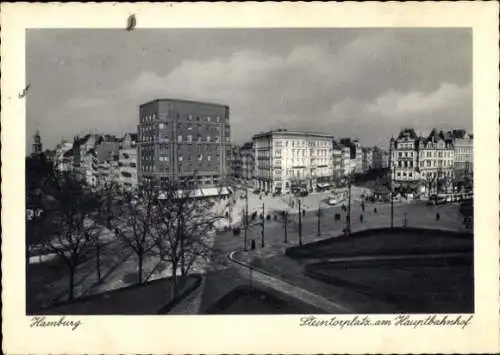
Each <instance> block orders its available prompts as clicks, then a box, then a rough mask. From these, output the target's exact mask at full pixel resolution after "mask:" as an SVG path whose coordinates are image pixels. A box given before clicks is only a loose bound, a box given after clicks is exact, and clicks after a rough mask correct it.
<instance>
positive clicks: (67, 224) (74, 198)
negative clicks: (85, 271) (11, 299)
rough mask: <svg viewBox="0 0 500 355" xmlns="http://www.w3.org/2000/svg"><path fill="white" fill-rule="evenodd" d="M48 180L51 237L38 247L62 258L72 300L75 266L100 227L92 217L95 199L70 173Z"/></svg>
mask: <svg viewBox="0 0 500 355" xmlns="http://www.w3.org/2000/svg"><path fill="white" fill-rule="evenodd" d="M52 182H53V183H54V186H53V189H52V196H53V198H54V201H55V207H54V209H52V210H51V211H50V214H51V216H50V219H49V220H50V226H48V228H49V229H50V232H51V237H50V238H47V239H46V240H44V241H43V244H42V250H43V252H44V253H54V254H56V255H57V256H58V257H60V258H61V259H62V260H63V261H64V264H65V265H66V267H67V269H68V272H69V284H68V288H69V295H68V298H69V299H70V300H72V299H73V298H74V285H75V273H76V269H77V267H78V266H79V265H80V264H81V263H82V262H84V261H85V260H87V257H88V255H89V253H90V252H91V251H92V250H93V248H94V245H95V241H96V236H97V235H98V234H99V233H101V230H102V227H101V226H99V225H98V223H97V222H95V221H94V220H93V219H92V217H93V215H94V214H95V212H96V211H97V210H98V207H99V203H98V200H97V198H96V196H95V194H94V193H92V192H91V191H90V190H89V189H88V188H87V187H86V186H85V185H82V184H81V183H80V182H78V181H76V180H75V179H74V178H73V177H72V176H70V175H61V176H57V177H54V179H53V181H52Z"/></svg>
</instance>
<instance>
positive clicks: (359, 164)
mask: <svg viewBox="0 0 500 355" xmlns="http://www.w3.org/2000/svg"><path fill="white" fill-rule="evenodd" d="M340 143H341V144H342V145H343V146H345V147H349V149H350V162H349V169H348V171H347V172H346V174H351V173H353V172H355V173H359V172H362V171H363V150H362V147H361V143H360V142H359V139H351V138H342V139H340Z"/></svg>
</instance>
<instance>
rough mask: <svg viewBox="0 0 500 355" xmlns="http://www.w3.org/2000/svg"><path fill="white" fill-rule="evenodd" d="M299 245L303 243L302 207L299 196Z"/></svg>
mask: <svg viewBox="0 0 500 355" xmlns="http://www.w3.org/2000/svg"><path fill="white" fill-rule="evenodd" d="M298 202H299V245H302V208H301V202H300V198H299V201H298Z"/></svg>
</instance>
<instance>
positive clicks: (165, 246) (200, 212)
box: [154, 175, 224, 297]
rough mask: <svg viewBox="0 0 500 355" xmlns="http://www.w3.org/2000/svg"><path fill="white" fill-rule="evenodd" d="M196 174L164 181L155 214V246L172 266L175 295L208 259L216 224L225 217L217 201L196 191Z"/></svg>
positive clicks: (210, 255) (173, 293)
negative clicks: (198, 264)
mask: <svg viewBox="0 0 500 355" xmlns="http://www.w3.org/2000/svg"><path fill="white" fill-rule="evenodd" d="M195 177H196V176H195V175H194V176H190V177H188V178H186V179H184V180H182V181H175V182H174V181H168V182H166V183H163V184H160V191H161V199H159V200H158V205H157V209H156V213H155V223H154V245H155V250H156V252H157V253H158V256H159V257H160V259H161V260H162V261H163V262H166V263H167V264H168V265H170V267H171V272H172V289H171V290H172V297H175V295H176V294H177V291H178V273H179V272H180V274H181V276H182V280H184V277H185V276H187V275H188V274H189V272H190V271H191V270H192V268H193V266H194V265H195V263H196V262H197V261H202V260H205V261H208V259H210V258H211V257H212V254H213V252H214V250H213V248H212V246H211V244H212V243H211V242H212V241H213V236H212V233H213V232H214V230H215V227H216V223H217V222H218V221H221V220H223V219H224V216H223V215H219V214H218V213H217V212H214V211H213V203H211V202H210V201H209V200H208V199H206V198H203V197H201V198H200V197H198V196H197V195H196V194H195V193H196V184H195V181H196V179H195Z"/></svg>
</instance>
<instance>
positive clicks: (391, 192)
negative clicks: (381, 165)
mask: <svg viewBox="0 0 500 355" xmlns="http://www.w3.org/2000/svg"><path fill="white" fill-rule="evenodd" d="M389 169H390V180H389V182H390V190H391V191H390V196H391V228H394V189H393V187H394V186H393V181H392V179H393V175H394V173H393V169H394V164H393V160H392V138H391V140H390V142H389Z"/></svg>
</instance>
